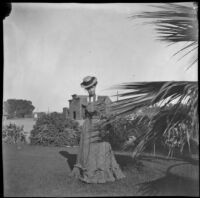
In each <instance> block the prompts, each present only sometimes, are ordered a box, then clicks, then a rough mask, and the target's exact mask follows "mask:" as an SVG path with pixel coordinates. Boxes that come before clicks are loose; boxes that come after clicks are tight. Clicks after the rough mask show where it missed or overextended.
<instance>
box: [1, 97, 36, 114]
mask: <svg viewBox="0 0 200 198" xmlns="http://www.w3.org/2000/svg"><path fill="white" fill-rule="evenodd" d="M34 109H35V107H34V106H33V105H32V102H31V101H29V100H18V99H8V100H7V101H6V102H4V111H5V113H7V114H8V118H13V117H17V118H24V117H25V115H30V114H32V112H33V110H34Z"/></svg>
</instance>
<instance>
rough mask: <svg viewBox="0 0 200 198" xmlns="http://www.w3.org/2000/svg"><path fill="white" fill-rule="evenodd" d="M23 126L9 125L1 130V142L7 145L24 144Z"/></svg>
mask: <svg viewBox="0 0 200 198" xmlns="http://www.w3.org/2000/svg"><path fill="white" fill-rule="evenodd" d="M23 128H24V127H23V126H17V125H16V124H12V123H10V124H9V125H6V126H3V128H2V139H3V142H5V143H9V144H17V143H25V135H24V130H23Z"/></svg>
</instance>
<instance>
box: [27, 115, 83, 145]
mask: <svg viewBox="0 0 200 198" xmlns="http://www.w3.org/2000/svg"><path fill="white" fill-rule="evenodd" d="M79 139H80V127H79V125H78V123H77V122H75V121H73V120H70V119H66V118H65V117H64V116H63V114H60V113H51V114H49V115H44V116H42V117H40V118H39V119H38V120H37V121H36V123H35V125H34V126H33V130H32V131H31V136H30V140H31V144H34V145H44V146H49V145H52V146H68V145H70V146H73V145H78V143H79Z"/></svg>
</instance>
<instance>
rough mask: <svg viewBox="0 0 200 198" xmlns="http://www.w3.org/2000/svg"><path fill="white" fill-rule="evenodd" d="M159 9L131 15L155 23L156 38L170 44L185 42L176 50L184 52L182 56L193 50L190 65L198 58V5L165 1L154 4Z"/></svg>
mask: <svg viewBox="0 0 200 198" xmlns="http://www.w3.org/2000/svg"><path fill="white" fill-rule="evenodd" d="M154 7H155V8H157V9H159V10H157V11H154V12H143V13H141V14H138V15H135V16H133V18H134V19H135V18H142V19H146V20H148V19H150V22H149V23H150V24H152V25H155V27H156V28H155V29H156V32H157V33H158V35H159V36H158V39H159V40H161V41H164V42H169V43H170V44H176V43H178V42H179V43H180V42H181V43H183V42H187V43H186V46H183V47H182V48H181V49H180V50H179V51H178V52H176V53H175V54H174V55H176V54H179V53H184V54H183V55H182V57H181V58H183V57H184V56H186V55H188V54H191V53H192V52H195V54H194V55H193V56H191V60H192V62H191V64H190V65H189V67H190V66H192V65H193V64H194V63H195V62H197V60H198V56H197V50H198V19H197V12H198V7H197V4H196V3H191V4H190V5H188V6H185V5H181V4H176V3H165V4H160V5H159V6H158V5H157V6H154Z"/></svg>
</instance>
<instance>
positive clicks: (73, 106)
mask: <svg viewBox="0 0 200 198" xmlns="http://www.w3.org/2000/svg"><path fill="white" fill-rule="evenodd" d="M69 102H70V103H69V117H70V118H71V119H75V120H82V119H84V114H85V112H84V108H83V107H82V105H87V96H77V97H73V99H72V100H70V101H69Z"/></svg>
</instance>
